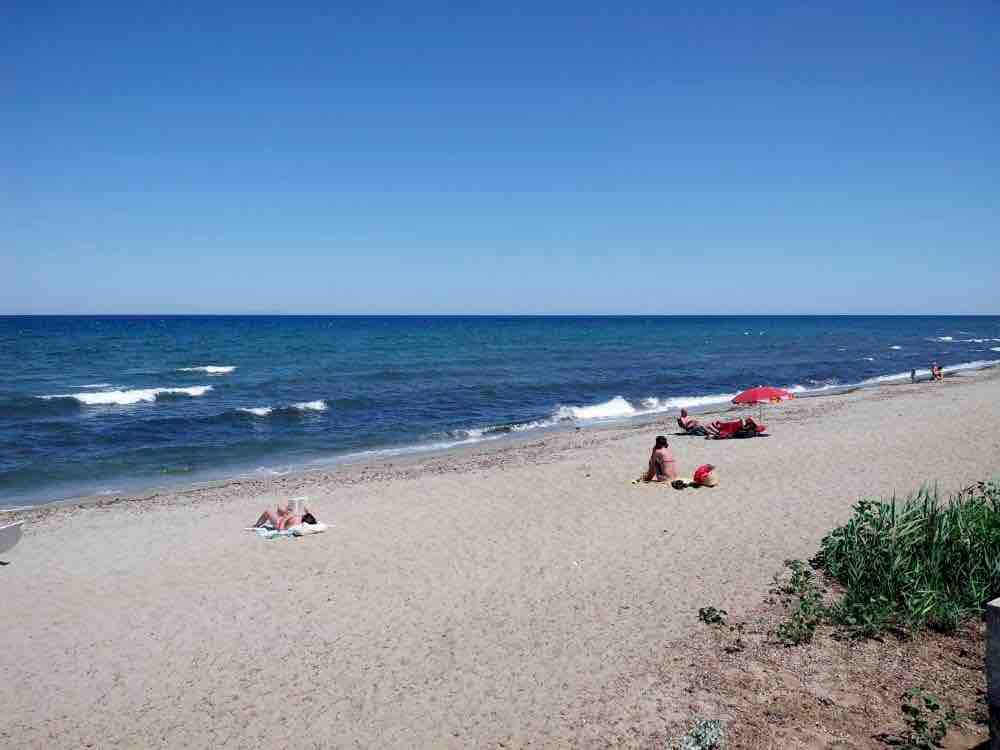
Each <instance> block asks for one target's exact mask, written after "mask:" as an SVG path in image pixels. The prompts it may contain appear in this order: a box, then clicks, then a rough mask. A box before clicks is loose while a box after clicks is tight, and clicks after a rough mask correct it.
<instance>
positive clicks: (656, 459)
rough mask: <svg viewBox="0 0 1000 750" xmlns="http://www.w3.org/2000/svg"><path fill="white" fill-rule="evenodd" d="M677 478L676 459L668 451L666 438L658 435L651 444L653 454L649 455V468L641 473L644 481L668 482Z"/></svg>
mask: <svg viewBox="0 0 1000 750" xmlns="http://www.w3.org/2000/svg"><path fill="white" fill-rule="evenodd" d="M676 478H677V461H676V460H675V459H674V454H673V453H671V452H670V447H669V446H668V444H667V439H666V438H665V437H664V436H663V435H658V436H657V438H656V444H655V445H654V446H653V454H652V455H651V456H650V457H649V468H648V469H647V470H646V473H645V474H644V475H643V477H642V479H643V481H645V482H670V481H672V480H674V479H676Z"/></svg>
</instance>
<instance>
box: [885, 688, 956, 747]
mask: <svg viewBox="0 0 1000 750" xmlns="http://www.w3.org/2000/svg"><path fill="white" fill-rule="evenodd" d="M901 698H902V701H903V703H902V704H901V705H900V707H899V710H900V711H902V712H903V721H904V722H905V723H906V727H907V732H906V733H905V734H902V735H893V734H883V735H879V739H880V740H881V741H882V742H884V743H885V744H887V745H892V746H894V747H899V748H902V749H903V750H934V748H939V747H942V744H941V741H942V740H944V737H945V735H946V734H948V729H949V728H950V727H951V726H953V725H954V724H956V723H958V716H957V714H956V713H955V711H954V709H952V708H948V709H947V710H945V711H944V713H941V703H940V701H938V699H937V698H935V697H934V696H933V695H931V694H930V693H926V692H924V691H923V690H921V689H920V688H910V689H909V690H907V691H906V692H905V693H903V695H902V696H901Z"/></svg>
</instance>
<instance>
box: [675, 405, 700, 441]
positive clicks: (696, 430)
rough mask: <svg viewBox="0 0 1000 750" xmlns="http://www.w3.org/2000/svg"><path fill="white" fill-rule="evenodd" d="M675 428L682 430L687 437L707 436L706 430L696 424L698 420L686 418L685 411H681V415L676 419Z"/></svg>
mask: <svg viewBox="0 0 1000 750" xmlns="http://www.w3.org/2000/svg"><path fill="white" fill-rule="evenodd" d="M677 426H678V427H680V428H681V429H682V430H684V433H685V434H687V435H707V434H708V430H707V429H705V427H704V426H702V425H700V424H698V420H697V419H695V418H694V417H689V416H688V410H687V409H681V415H680V416H679V417H677Z"/></svg>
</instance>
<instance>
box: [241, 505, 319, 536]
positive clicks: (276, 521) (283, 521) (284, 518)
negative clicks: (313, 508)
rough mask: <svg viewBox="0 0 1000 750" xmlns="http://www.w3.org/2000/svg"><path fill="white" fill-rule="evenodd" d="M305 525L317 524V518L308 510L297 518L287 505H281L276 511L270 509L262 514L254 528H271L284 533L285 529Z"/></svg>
mask: <svg viewBox="0 0 1000 750" xmlns="http://www.w3.org/2000/svg"><path fill="white" fill-rule="evenodd" d="M304 523H308V524H315V523H317V521H316V518H315V516H313V514H312V513H310V512H309V509H308V508H303V509H302V515H301V516H297V515H295V514H294V513H293V512H292V510H291V509H290V508H289V507H288V504H287V503H279V504H278V508H277V510H276V511H272V510H270V509H269V510H265V511H264V512H263V513H261V514H260V517H259V518H258V519H257V522H256V523H254V528H262V529H267V528H270V529H274V530H275V531H284V530H285V529H290V528H292V527H293V526H300V525H301V524H304Z"/></svg>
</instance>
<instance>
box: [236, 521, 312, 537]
mask: <svg viewBox="0 0 1000 750" xmlns="http://www.w3.org/2000/svg"><path fill="white" fill-rule="evenodd" d="M328 528H329V526H327V525H326V524H325V523H303V524H299V525H298V526H290V527H289V528H287V529H283V530H281V531H278V530H277V529H265V528H263V527H261V526H251V527H249V528H247V531H252V532H254V533H255V534H256V535H257V536H259V537H260V538H262V539H274V538H275V537H292V536H310V535H311V534H322V533H323V532H324V531H326V530H327V529H328Z"/></svg>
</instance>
